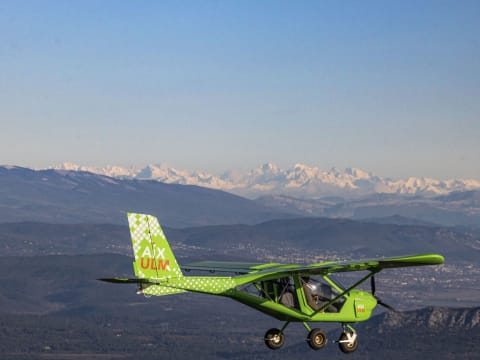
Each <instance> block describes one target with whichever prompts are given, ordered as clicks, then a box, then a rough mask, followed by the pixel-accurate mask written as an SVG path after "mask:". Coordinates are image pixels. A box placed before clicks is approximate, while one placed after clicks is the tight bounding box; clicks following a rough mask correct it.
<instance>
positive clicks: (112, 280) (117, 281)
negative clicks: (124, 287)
mask: <svg viewBox="0 0 480 360" xmlns="http://www.w3.org/2000/svg"><path fill="white" fill-rule="evenodd" d="M97 280H100V281H105V282H109V283H114V284H152V285H153V284H157V283H156V282H152V281H150V280H148V279H122V278H103V279H97Z"/></svg>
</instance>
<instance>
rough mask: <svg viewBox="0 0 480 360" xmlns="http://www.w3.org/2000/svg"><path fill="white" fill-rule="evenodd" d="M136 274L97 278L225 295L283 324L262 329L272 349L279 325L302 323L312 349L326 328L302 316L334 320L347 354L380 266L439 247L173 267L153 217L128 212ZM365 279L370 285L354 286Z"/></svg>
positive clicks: (433, 258) (419, 261)
mask: <svg viewBox="0 0 480 360" xmlns="http://www.w3.org/2000/svg"><path fill="white" fill-rule="evenodd" d="M128 223H129V226H130V234H131V237H132V244H133V252H134V255H135V261H134V262H133V269H134V273H135V276H136V278H134V279H125V278H109V279H99V280H102V281H107V282H112V283H122V284H130V283H134V284H137V285H138V291H137V294H143V295H145V296H151V295H155V296H164V295H172V294H178V293H183V292H188V291H192V292H197V293H203V294H210V295H217V296H225V297H229V298H232V299H233V300H236V301H239V302H241V303H243V304H245V305H248V306H250V307H252V308H254V309H256V310H259V311H261V312H263V313H265V314H268V315H270V316H272V317H274V318H276V319H278V320H280V321H283V322H284V325H283V326H282V327H281V328H280V329H278V328H272V329H270V330H268V331H267V332H266V334H265V337H264V340H265V344H266V345H267V346H268V347H269V348H270V349H273V350H276V349H279V348H280V347H282V345H283V344H284V341H285V335H284V330H285V328H286V327H287V326H288V324H290V323H291V322H301V323H302V324H303V325H304V326H305V328H306V329H307V331H308V336H307V339H306V340H307V343H308V345H309V346H310V347H311V348H312V349H314V350H319V349H321V348H323V347H324V346H325V345H326V344H327V335H326V333H325V332H324V331H323V330H321V329H319V328H313V329H312V328H311V327H310V325H309V324H308V323H317V322H337V323H340V324H341V326H342V332H341V335H340V337H339V339H338V340H337V341H336V342H337V343H338V345H339V347H340V350H341V351H343V352H344V353H351V352H353V351H355V350H356V349H357V346H358V339H357V333H356V331H355V329H354V328H353V327H352V326H351V325H350V324H351V323H357V322H360V321H364V320H367V319H369V318H370V316H371V315H372V311H373V309H374V308H375V306H377V305H382V306H385V307H387V308H389V309H391V307H390V306H388V305H387V304H385V303H383V302H382V301H381V300H380V299H379V298H378V297H377V296H376V295H375V275H376V274H377V273H378V272H380V271H382V270H383V269H390V268H397V267H405V266H421V265H438V264H442V263H443V262H444V258H443V256H441V255H438V254H426V255H412V256H405V257H394V258H379V259H372V260H359V261H327V262H321V263H317V264H310V265H298V264H279V263H266V264H257V263H242V262H215V261H202V262H197V263H192V264H189V265H184V266H181V267H180V266H179V265H178V263H177V261H176V260H175V257H174V255H173V252H172V250H171V248H170V246H169V244H168V242H167V239H166V237H165V234H164V233H163V230H162V228H161V226H160V224H159V222H158V220H157V218H156V217H155V216H152V215H145V214H136V213H129V214H128ZM182 270H183V271H190V270H200V271H209V272H222V273H232V274H233V276H184V274H183V272H182ZM347 271H366V272H367V274H366V275H362V277H361V278H360V279H359V280H358V281H356V282H355V283H354V284H353V285H351V286H348V287H346V286H342V285H341V284H340V283H339V282H337V281H335V280H334V279H333V278H332V277H331V275H332V274H334V273H339V272H347ZM368 280H370V282H371V292H366V291H362V290H359V289H357V287H358V286H359V285H360V284H362V283H364V282H366V281H368Z"/></svg>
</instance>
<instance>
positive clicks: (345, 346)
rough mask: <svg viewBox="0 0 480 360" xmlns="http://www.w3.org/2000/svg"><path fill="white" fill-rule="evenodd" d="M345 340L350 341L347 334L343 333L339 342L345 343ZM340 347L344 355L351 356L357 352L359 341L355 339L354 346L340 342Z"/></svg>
mask: <svg viewBox="0 0 480 360" xmlns="http://www.w3.org/2000/svg"><path fill="white" fill-rule="evenodd" d="M344 340H348V337H347V334H345V333H342V335H340V339H338V341H344ZM338 347H339V348H340V350H341V351H342V352H343V353H345V354H350V353H352V352H354V351H355V350H357V347H358V341H357V339H356V338H355V340H354V341H353V343H352V344H350V343H348V342H339V343H338Z"/></svg>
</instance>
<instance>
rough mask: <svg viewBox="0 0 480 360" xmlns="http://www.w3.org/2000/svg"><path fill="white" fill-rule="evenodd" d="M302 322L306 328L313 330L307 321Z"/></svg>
mask: <svg viewBox="0 0 480 360" xmlns="http://www.w3.org/2000/svg"><path fill="white" fill-rule="evenodd" d="M302 324H303V326H305V329H307V331H312V329H311V328H310V325H308V324H307V323H306V322H305V321H304V322H303V323H302Z"/></svg>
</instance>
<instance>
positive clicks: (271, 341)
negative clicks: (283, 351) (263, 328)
mask: <svg viewBox="0 0 480 360" xmlns="http://www.w3.org/2000/svg"><path fill="white" fill-rule="evenodd" d="M284 342H285V335H283V332H282V331H281V330H280V329H276V328H273V329H270V330H268V331H267V332H266V333H265V345H267V346H268V347H269V348H270V349H272V350H277V349H280V348H281V347H282V346H283V343H284Z"/></svg>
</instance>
